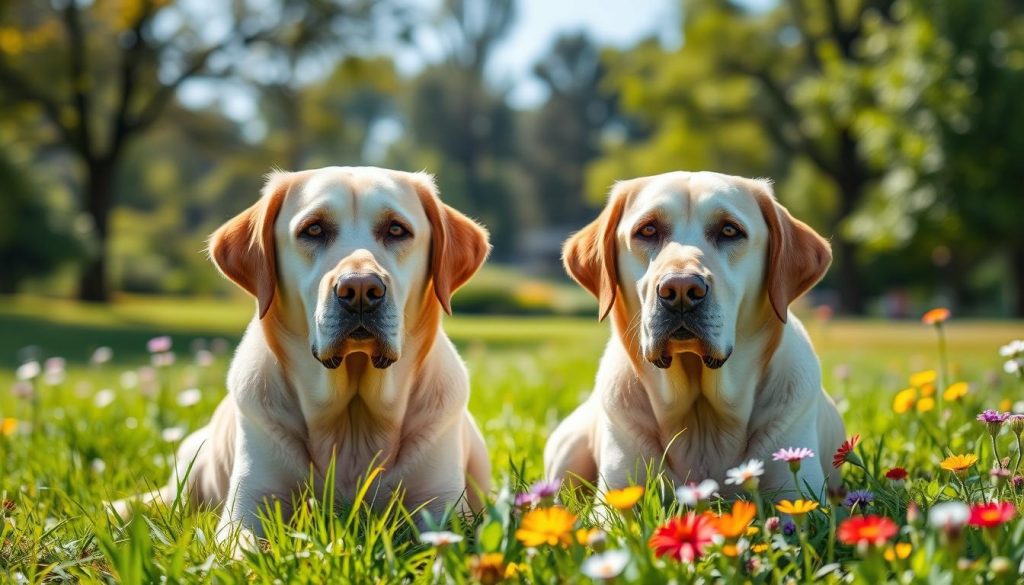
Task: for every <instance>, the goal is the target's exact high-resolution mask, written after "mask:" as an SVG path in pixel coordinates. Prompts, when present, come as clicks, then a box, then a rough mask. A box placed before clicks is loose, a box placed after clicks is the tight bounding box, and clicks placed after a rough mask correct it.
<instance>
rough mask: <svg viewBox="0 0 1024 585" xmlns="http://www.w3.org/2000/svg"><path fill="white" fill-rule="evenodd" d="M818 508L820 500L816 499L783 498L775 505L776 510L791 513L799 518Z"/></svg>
mask: <svg viewBox="0 0 1024 585" xmlns="http://www.w3.org/2000/svg"><path fill="white" fill-rule="evenodd" d="M817 509H818V502H815V501H814V500H794V501H792V502H791V501H789V500H782V501H781V502H779V503H778V504H776V505H775V510H776V511H778V512H781V513H782V514H789V515H790V516H792V517H794V518H799V517H801V516H803V515H804V514H806V513H808V512H811V511H813V510H817Z"/></svg>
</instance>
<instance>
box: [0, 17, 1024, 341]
mask: <svg viewBox="0 0 1024 585" xmlns="http://www.w3.org/2000/svg"><path fill="white" fill-rule="evenodd" d="M1021 95H1024V5H1022V4H1021V3H1019V2H1011V1H1009V0H1006V1H997V0H985V1H981V0H897V1H891V0H844V1H842V2H840V1H838V0H832V1H830V0H821V1H812V0H779V1H776V0H745V1H733V2H729V1H725V0H685V1H683V2H677V1H674V0H631V1H629V2H612V1H610V0H600V1H591V2H586V3H581V2H574V1H570V0H376V1H374V0H308V1H296V0H233V1H230V2H228V1H222V2H217V1H214V2H210V1H204V0H179V1H171V0H91V1H88V0H47V1H42V0H40V1H27V0H15V1H6V2H2V3H0V294H12V293H21V296H20V297H17V298H25V297H31V298H38V297H40V296H47V297H52V296H56V297H67V298H78V299H82V300H87V301H96V302H107V301H110V300H114V299H121V298H129V297H131V298H134V297H135V296H138V295H151V296H160V297H204V298H210V297H221V296H224V297H226V296H229V295H231V296H232V298H235V295H240V293H238V292H237V291H233V288H232V285H230V283H228V282H226V281H225V280H223V279H222V278H221V277H220V276H219V275H218V274H217V272H216V271H215V270H214V269H213V267H212V266H211V265H210V264H209V262H208V260H207V259H206V256H205V253H204V252H203V249H204V246H205V239H206V237H207V235H208V234H209V233H210V232H211V231H212V230H213V229H214V228H216V227H217V226H218V225H219V224H221V223H222V222H224V221H225V220H227V219H228V218H230V217H231V216H232V215H234V214H235V213H237V212H238V211H240V210H242V209H244V208H245V207H247V206H248V205H250V204H251V203H252V202H253V201H254V200H255V198H256V197H257V195H258V191H259V188H260V186H261V182H262V176H263V174H264V173H266V172H267V171H268V170H270V169H271V168H275V167H277V168H283V169H301V168H309V167H318V166H326V165H362V164H368V165H379V166H387V167H394V168H400V169H405V170H420V169H425V170H427V171H430V172H432V173H435V174H436V175H437V177H438V180H439V184H440V186H441V190H442V196H443V198H444V199H445V200H446V201H447V202H449V203H451V204H452V205H454V206H456V207H458V208H459V209H461V210H463V211H465V212H467V213H468V214H470V215H472V216H474V217H476V218H478V219H479V220H480V221H481V222H482V223H484V224H486V225H487V226H488V228H489V229H490V231H491V233H492V237H493V241H494V246H495V247H494V254H493V256H492V262H491V263H490V265H489V266H488V268H487V269H486V270H485V272H484V273H483V274H482V275H481V276H480V277H478V278H477V279H475V280H474V281H473V283H472V284H471V285H470V287H468V288H467V290H465V291H464V292H462V293H460V294H459V296H458V297H457V298H456V300H455V301H456V303H455V304H456V310H457V311H461V312H499V313H512V314H516V313H541V314H547V313H562V314H576V313H580V314H588V315H591V314H592V311H593V307H594V305H593V304H592V301H591V300H590V299H589V298H588V297H587V295H586V294H585V293H583V292H582V291H581V290H579V289H578V288H577V287H575V286H573V285H571V284H570V283H569V282H568V280H567V279H566V278H565V277H564V275H563V274H562V270H561V266H560V262H559V260H558V257H559V252H560V246H561V243H562V241H563V240H564V239H565V237H566V236H567V235H568V234H569V233H571V232H572V231H574V230H576V229H579V228H580V227H581V226H582V225H584V224H585V223H586V222H587V221H589V220H590V219H591V218H593V217H594V216H595V215H596V213H597V211H598V210H599V209H600V207H601V205H602V203H603V200H604V197H605V194H606V193H607V191H608V188H609V186H610V185H611V183H612V182H613V181H615V180H617V179H624V178H630V177H634V176H639V175H646V174H653V173H659V172H664V171H670V170H679V169H686V170H697V169H707V170H717V171H721V172H725V173H730V174H739V175H746V176H765V177H771V178H773V179H774V180H775V182H776V189H777V193H778V195H779V198H780V199H781V200H782V201H783V202H784V203H785V204H786V205H787V206H788V207H789V208H790V209H791V210H792V211H793V213H794V214H795V215H797V216H798V217H800V218H802V219H804V220H805V221H807V222H808V223H810V224H811V225H812V226H814V227H815V228H816V229H817V230H818V231H820V232H821V233H822V234H824V235H826V236H827V237H829V238H831V240H832V244H833V247H834V250H835V255H836V261H835V264H834V265H833V268H832V270H831V271H830V273H829V275H828V277H827V278H826V280H825V281H824V283H823V284H822V285H821V286H819V287H818V289H816V291H815V292H814V293H813V298H812V299H811V303H812V304H813V305H815V306H819V307H825V308H824V309H822V310H823V311H826V312H830V311H834V312H836V313H839V314H849V315H873V316H884V317H894V318H898V317H907V316H911V317H917V316H919V315H920V313H921V312H922V311H923V309H925V308H929V307H931V306H934V305H945V306H949V307H951V308H953V309H954V312H955V313H956V314H958V315H974V316H983V317H1009V316H1017V317H1020V316H1024V228H1022V226H1021V220H1022V219H1024V198H1022V189H1024V164H1021V163H1022V161H1021V160H1020V153H1022V152H1024V108H1021V107H1020V103H1021V101H1020V100H1021ZM510 283H513V284H511V285H510ZM3 298H5V297H0V302H2V299H3ZM7 298H8V299H9V300H10V299H12V298H15V297H7ZM175 306H180V305H175ZM44 310H45V309H44ZM12 331H13V330H12Z"/></svg>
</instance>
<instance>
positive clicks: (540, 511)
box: [516, 506, 576, 547]
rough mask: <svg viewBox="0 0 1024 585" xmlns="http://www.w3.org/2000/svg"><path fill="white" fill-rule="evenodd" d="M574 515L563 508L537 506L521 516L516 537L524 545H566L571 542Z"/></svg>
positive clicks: (574, 520)
mask: <svg viewBox="0 0 1024 585" xmlns="http://www.w3.org/2000/svg"><path fill="white" fill-rule="evenodd" d="M575 522H576V516H574V515H573V514H572V513H570V512H569V511H568V510H566V509H565V508H562V507H559V506H552V507H550V508H537V509H535V510H531V511H530V512H528V513H527V514H526V515H525V516H523V522H522V524H520V526H519V529H518V530H516V538H517V539H518V540H519V541H520V542H522V543H523V544H524V545H526V546H534V547H535V546H540V545H542V544H547V545H549V546H555V545H558V544H560V545H562V546H568V545H569V544H571V543H572V525H573V524H574V523H575Z"/></svg>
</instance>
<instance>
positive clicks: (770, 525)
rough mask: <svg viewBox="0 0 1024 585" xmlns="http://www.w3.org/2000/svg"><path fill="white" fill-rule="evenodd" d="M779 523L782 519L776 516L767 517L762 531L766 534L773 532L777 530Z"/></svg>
mask: <svg viewBox="0 0 1024 585" xmlns="http://www.w3.org/2000/svg"><path fill="white" fill-rule="evenodd" d="M780 522H782V519H781V518H779V517H778V516H769V517H768V518H766V519H765V521H764V531H765V532H768V533H771V532H775V531H776V530H778V529H779V523H780Z"/></svg>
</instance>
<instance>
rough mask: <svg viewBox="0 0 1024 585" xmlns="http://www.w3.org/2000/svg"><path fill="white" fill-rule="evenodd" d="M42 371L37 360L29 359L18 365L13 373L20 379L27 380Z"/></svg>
mask: <svg viewBox="0 0 1024 585" xmlns="http://www.w3.org/2000/svg"><path fill="white" fill-rule="evenodd" d="M41 372H42V368H40V367H39V362H37V361H31V362H25V363H23V364H21V365H20V366H18V369H17V370H15V372H14V375H15V376H16V377H17V378H18V379H19V380H22V381H26V382H27V381H28V380H32V379H35V378H36V377H37V376H38V375H39V374H40V373H41Z"/></svg>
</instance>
